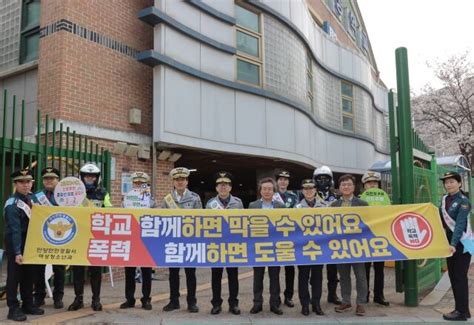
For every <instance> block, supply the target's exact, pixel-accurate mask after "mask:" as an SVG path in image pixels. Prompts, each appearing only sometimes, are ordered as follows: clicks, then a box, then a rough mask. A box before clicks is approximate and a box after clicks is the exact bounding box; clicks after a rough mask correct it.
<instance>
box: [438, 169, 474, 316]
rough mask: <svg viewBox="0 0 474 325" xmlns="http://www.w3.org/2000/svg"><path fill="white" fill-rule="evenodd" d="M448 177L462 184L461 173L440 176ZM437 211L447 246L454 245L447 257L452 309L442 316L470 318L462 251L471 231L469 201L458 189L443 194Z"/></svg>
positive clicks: (465, 260) (467, 258)
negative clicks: (463, 241)
mask: <svg viewBox="0 0 474 325" xmlns="http://www.w3.org/2000/svg"><path fill="white" fill-rule="evenodd" d="M448 178H453V179H455V180H457V181H458V182H459V183H461V176H460V175H459V174H458V173H455V172H448V173H446V174H444V175H443V177H442V178H441V180H443V182H444V181H445V180H446V179H448ZM439 211H440V215H441V220H442V222H443V226H444V229H445V231H446V236H447V238H448V242H449V245H450V246H452V247H455V248H456V252H454V254H453V255H452V256H451V257H448V258H447V259H446V261H447V265H448V275H449V280H450V281H451V288H452V289H453V294H454V302H455V308H454V311H452V312H451V313H448V314H444V315H443V318H444V319H445V320H466V319H467V318H470V317H471V313H470V310H469V285H468V272H469V265H470V263H471V254H469V253H468V252H466V253H464V246H463V244H462V243H461V239H462V238H463V237H464V236H465V235H466V233H469V231H471V230H472V229H471V227H470V221H469V218H470V213H471V203H470V202H469V199H468V198H467V197H466V196H465V195H464V194H463V193H462V192H461V191H458V192H457V193H455V194H451V195H449V194H448V195H445V196H443V198H442V200H441V205H440V208H439Z"/></svg>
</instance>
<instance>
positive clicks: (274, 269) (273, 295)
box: [249, 199, 285, 315]
mask: <svg viewBox="0 0 474 325" xmlns="http://www.w3.org/2000/svg"><path fill="white" fill-rule="evenodd" d="M263 206H264V205H263V201H262V199H259V200H257V201H253V202H250V204H249V209H263V208H264V207H263ZM272 208H273V209H283V208H285V205H284V204H283V203H281V202H279V201H275V200H273V201H272ZM264 276H265V266H255V267H254V268H253V307H252V309H251V310H250V313H251V314H257V313H259V312H261V311H262V305H263V278H264ZM268 276H269V278H270V311H272V312H273V313H275V314H277V315H281V314H283V311H282V310H281V309H280V304H281V299H280V266H269V267H268Z"/></svg>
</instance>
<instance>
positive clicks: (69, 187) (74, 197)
mask: <svg viewBox="0 0 474 325" xmlns="http://www.w3.org/2000/svg"><path fill="white" fill-rule="evenodd" d="M85 198H86V187H85V186H84V183H82V181H81V180H80V179H79V178H77V177H66V178H63V179H62V180H60V181H59V183H58V185H56V187H55V188H54V199H55V200H56V203H57V204H58V205H60V206H67V207H76V206H80V205H81V204H82V203H83V202H84V199H85Z"/></svg>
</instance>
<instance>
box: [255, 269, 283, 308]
mask: <svg viewBox="0 0 474 325" xmlns="http://www.w3.org/2000/svg"><path fill="white" fill-rule="evenodd" d="M264 275H265V267H264V266H263V267H254V268H253V304H254V305H255V306H262V305H263V278H264ZM268 275H269V277H270V306H274V307H278V306H280V304H281V300H280V267H279V266H269V267H268Z"/></svg>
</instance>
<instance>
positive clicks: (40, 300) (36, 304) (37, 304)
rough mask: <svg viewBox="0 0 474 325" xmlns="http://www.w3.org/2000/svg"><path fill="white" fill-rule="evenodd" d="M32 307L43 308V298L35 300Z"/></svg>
mask: <svg viewBox="0 0 474 325" xmlns="http://www.w3.org/2000/svg"><path fill="white" fill-rule="evenodd" d="M33 306H35V307H41V306H44V298H43V299H35V302H34V303H33Z"/></svg>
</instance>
